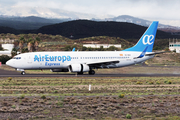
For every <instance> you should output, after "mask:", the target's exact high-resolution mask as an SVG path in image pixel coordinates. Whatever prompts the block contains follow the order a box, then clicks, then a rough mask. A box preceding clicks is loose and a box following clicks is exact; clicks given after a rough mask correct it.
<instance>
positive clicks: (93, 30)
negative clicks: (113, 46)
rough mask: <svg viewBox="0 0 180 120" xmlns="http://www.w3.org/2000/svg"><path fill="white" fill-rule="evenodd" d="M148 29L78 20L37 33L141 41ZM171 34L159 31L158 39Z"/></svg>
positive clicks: (122, 24) (126, 24) (75, 37)
mask: <svg viewBox="0 0 180 120" xmlns="http://www.w3.org/2000/svg"><path fill="white" fill-rule="evenodd" d="M146 29H147V27H143V26H139V25H135V24H132V23H124V22H95V21H88V20H77V21H70V22H64V23H60V24H54V25H48V26H44V27H41V28H40V29H38V30H37V31H36V33H43V34H52V35H57V34H60V35H62V36H65V37H70V36H71V35H72V36H74V37H73V38H74V39H78V38H85V37H92V36H110V37H121V38H124V39H139V38H140V37H141V36H142V34H143V33H144V32H145V30H146ZM172 37H173V36H172V35H171V34H170V33H166V32H162V31H159V30H158V32H157V38H160V39H164V38H172Z"/></svg>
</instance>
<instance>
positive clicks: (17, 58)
mask: <svg viewBox="0 0 180 120" xmlns="http://www.w3.org/2000/svg"><path fill="white" fill-rule="evenodd" d="M13 59H16V60H19V59H21V57H13Z"/></svg>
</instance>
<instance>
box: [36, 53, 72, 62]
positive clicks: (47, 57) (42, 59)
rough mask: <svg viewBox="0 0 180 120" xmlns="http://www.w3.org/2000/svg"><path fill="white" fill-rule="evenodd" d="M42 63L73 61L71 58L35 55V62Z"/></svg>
mask: <svg viewBox="0 0 180 120" xmlns="http://www.w3.org/2000/svg"><path fill="white" fill-rule="evenodd" d="M36 61H38V62H40V61H62V62H65V61H71V56H50V55H44V56H41V55H35V56H34V62H36Z"/></svg>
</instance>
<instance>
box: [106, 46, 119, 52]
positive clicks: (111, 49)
mask: <svg viewBox="0 0 180 120" xmlns="http://www.w3.org/2000/svg"><path fill="white" fill-rule="evenodd" d="M108 50H109V51H115V50H118V48H117V47H115V46H110V47H109V48H108Z"/></svg>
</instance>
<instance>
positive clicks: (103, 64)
mask: <svg viewBox="0 0 180 120" xmlns="http://www.w3.org/2000/svg"><path fill="white" fill-rule="evenodd" d="M119 62H120V61H119V60H109V61H97V62H89V63H86V64H87V65H89V66H91V67H102V66H106V65H114V64H116V63H119Z"/></svg>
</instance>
